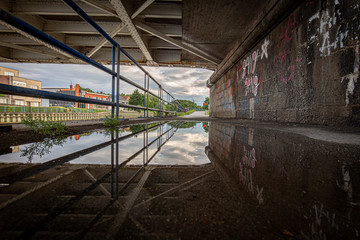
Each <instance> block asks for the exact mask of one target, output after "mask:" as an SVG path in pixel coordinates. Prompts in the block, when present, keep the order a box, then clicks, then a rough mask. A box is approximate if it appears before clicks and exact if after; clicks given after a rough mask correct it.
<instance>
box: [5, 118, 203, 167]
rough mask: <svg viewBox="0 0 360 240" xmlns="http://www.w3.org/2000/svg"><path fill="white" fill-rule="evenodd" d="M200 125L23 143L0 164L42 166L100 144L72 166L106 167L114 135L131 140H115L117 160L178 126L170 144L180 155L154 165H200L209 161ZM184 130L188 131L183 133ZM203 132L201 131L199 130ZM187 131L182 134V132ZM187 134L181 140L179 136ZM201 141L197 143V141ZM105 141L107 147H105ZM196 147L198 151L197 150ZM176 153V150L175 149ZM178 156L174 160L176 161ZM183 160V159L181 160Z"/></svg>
mask: <svg viewBox="0 0 360 240" xmlns="http://www.w3.org/2000/svg"><path fill="white" fill-rule="evenodd" d="M201 126H202V125H201V123H198V122H183V121H181V122H180V124H179V123H178V122H169V123H159V122H157V123H151V124H147V125H144V124H141V125H131V126H126V127H122V128H114V129H105V130H97V131H94V132H88V133H84V134H78V135H74V136H70V137H66V138H53V139H50V138H49V139H44V141H42V142H36V143H31V144H25V145H21V146H16V147H13V148H16V149H19V151H17V152H16V151H12V152H11V153H6V154H3V155H0V162H3V163H17V162H18V163H45V162H48V161H51V160H52V159H54V158H61V157H63V156H64V155H68V154H76V153H77V152H79V151H81V150H82V149H83V148H84V147H94V148H96V146H97V145H99V144H102V143H104V144H105V145H106V146H105V147H103V148H96V151H93V152H91V153H89V154H86V155H84V154H78V156H77V157H76V158H74V159H72V160H71V163H73V164H110V162H109V159H110V158H111V152H112V151H111V149H110V148H111V147H110V144H109V141H111V140H112V141H115V138H116V136H117V137H118V138H120V137H124V136H126V135H129V134H133V135H131V137H129V138H126V141H119V142H118V147H119V149H121V150H120V151H119V158H121V159H124V158H127V157H129V156H130V155H131V153H133V152H136V151H137V150H138V149H139V146H141V145H143V144H144V143H143V142H144V140H146V138H148V141H149V142H151V141H153V140H154V139H155V138H157V137H159V131H160V130H167V129H169V128H171V127H177V128H178V127H180V128H181V129H184V131H183V130H181V131H180V132H179V136H176V137H174V138H173V140H172V141H171V143H170V145H172V146H182V147H183V149H182V150H181V154H175V153H174V154H172V153H171V152H168V153H165V151H162V153H161V154H159V156H157V157H156V158H155V159H154V161H153V162H154V163H155V164H203V163H207V162H209V160H208V159H207V157H206V155H205V154H204V153H203V149H204V148H205V146H206V145H207V143H206V141H207V133H206V132H205V131H204V129H203V128H202V127H201ZM145 128H147V130H146V129H145ZM185 129H188V131H187V130H185ZM202 129H203V130H202ZM145 130H146V131H147V133H146V134H134V133H138V132H143V131H145ZM186 131H187V132H188V133H187V134H185V132H186ZM184 135H187V138H186V139H185V140H183V139H182V136H184ZM198 140H201V141H198ZM106 142H108V144H106ZM194 146H197V151H196V152H192V150H193V149H194ZM199 148H200V149H199ZM148 151H150V152H152V153H153V152H155V151H156V149H155V147H154V146H150V147H149V150H148ZM177 152H178V153H179V151H178V150H177ZM176 157H178V158H176ZM184 158H185V159H184ZM142 163H143V160H142V158H141V157H137V158H135V159H133V161H132V162H131V164H134V165H138V164H142Z"/></svg>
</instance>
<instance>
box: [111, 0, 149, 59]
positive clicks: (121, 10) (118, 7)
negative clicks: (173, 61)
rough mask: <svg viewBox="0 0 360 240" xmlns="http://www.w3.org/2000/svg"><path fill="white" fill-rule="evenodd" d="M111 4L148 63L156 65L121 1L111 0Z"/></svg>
mask: <svg viewBox="0 0 360 240" xmlns="http://www.w3.org/2000/svg"><path fill="white" fill-rule="evenodd" d="M110 3H111V5H112V6H113V7H114V8H115V11H116V12H117V14H118V15H119V17H120V19H121V21H122V22H123V23H124V24H125V25H126V27H127V29H128V30H129V31H130V34H131V36H132V38H133V39H134V40H135V42H136V44H137V45H138V46H139V48H140V50H141V51H142V53H143V54H144V56H145V58H146V61H147V63H148V64H149V65H156V63H155V62H154V60H153V58H152V56H151V54H150V52H149V50H148V49H147V46H146V45H145V42H144V40H143V39H142V37H141V36H140V33H139V32H138V31H137V29H136V27H135V25H134V24H133V22H132V20H131V18H130V16H129V15H128V13H127V11H126V9H125V7H124V5H123V4H122V2H121V0H110Z"/></svg>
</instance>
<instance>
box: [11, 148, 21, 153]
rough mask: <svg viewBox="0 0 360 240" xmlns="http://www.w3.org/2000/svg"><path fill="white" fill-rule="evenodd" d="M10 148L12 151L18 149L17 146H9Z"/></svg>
mask: <svg viewBox="0 0 360 240" xmlns="http://www.w3.org/2000/svg"><path fill="white" fill-rule="evenodd" d="M10 148H11V150H12V152H13V153H15V152H18V151H19V146H11V147H10Z"/></svg>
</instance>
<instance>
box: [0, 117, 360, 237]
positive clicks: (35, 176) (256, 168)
mask: <svg viewBox="0 0 360 240" xmlns="http://www.w3.org/2000/svg"><path fill="white" fill-rule="evenodd" d="M2 149H7V150H6V151H3V153H4V154H2V155H0V184H1V185H0V186H1V188H0V231H1V236H2V237H1V239H50V238H51V239H100V238H101V239H104V238H108V239H180V238H181V239H220V238H221V239H359V238H360V232H359V231H360V227H359V223H360V195H359V192H360V148H359V146H358V145H352V144H339V143H334V142H330V141H324V140H322V141H320V140H315V139H312V138H309V137H306V136H301V135H299V134H292V133H289V131H287V132H284V131H279V130H274V129H273V130H271V129H266V128H254V127H249V126H245V125H237V124H225V123H215V122H210V123H208V122H186V121H180V122H154V123H150V124H142V125H132V126H127V127H122V128H119V129H113V130H109V129H107V130H106V129H103V130H97V131H93V132H88V133H84V134H81V135H75V136H69V137H63V138H57V139H44V140H43V141H42V142H36V143H29V144H25V145H21V146H5V147H4V146H2Z"/></svg>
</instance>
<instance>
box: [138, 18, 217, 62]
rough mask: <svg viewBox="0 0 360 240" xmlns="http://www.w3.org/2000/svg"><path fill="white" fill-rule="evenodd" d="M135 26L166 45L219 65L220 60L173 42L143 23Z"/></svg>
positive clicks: (175, 41)
mask: <svg viewBox="0 0 360 240" xmlns="http://www.w3.org/2000/svg"><path fill="white" fill-rule="evenodd" d="M135 26H136V27H137V28H139V29H141V30H143V31H145V32H148V33H150V34H152V35H154V36H156V37H158V38H160V39H162V40H164V41H166V42H168V43H171V44H173V45H175V46H177V47H179V48H181V49H183V50H185V51H187V52H190V53H192V54H194V55H196V56H198V57H200V58H202V59H205V60H206V61H209V62H211V63H214V64H219V63H220V60H218V59H216V58H214V57H212V56H209V55H208V54H205V53H204V52H200V51H199V50H198V49H195V48H191V47H189V46H187V45H185V44H183V43H182V42H180V41H177V40H175V39H173V38H171V37H168V36H166V35H165V34H163V33H161V32H159V31H157V30H156V29H153V28H151V27H149V26H147V25H145V24H143V23H141V22H139V21H136V22H135Z"/></svg>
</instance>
